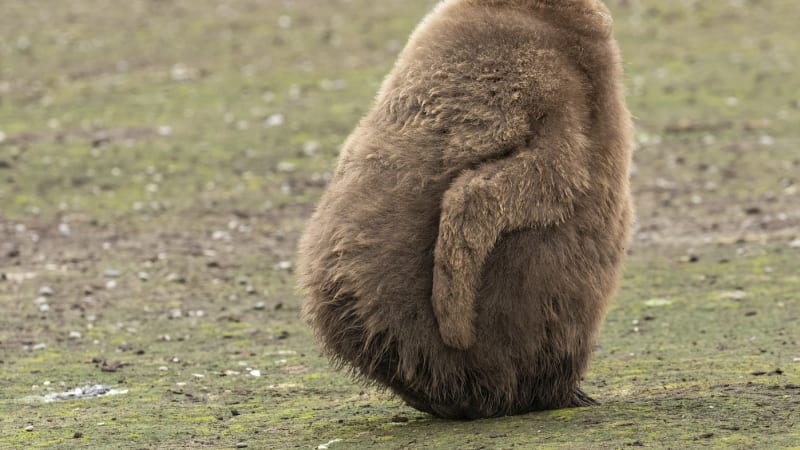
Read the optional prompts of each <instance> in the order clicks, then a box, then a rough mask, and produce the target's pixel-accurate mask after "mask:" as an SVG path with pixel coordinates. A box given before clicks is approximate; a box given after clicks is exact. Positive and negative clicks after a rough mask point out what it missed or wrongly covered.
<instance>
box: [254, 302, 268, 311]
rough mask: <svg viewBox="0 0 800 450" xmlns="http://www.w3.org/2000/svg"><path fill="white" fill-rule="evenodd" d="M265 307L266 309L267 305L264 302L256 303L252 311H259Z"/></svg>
mask: <svg viewBox="0 0 800 450" xmlns="http://www.w3.org/2000/svg"><path fill="white" fill-rule="evenodd" d="M266 307H267V303H266V302H257V303H256V305H255V306H253V309H258V310H261V309H264V308H266Z"/></svg>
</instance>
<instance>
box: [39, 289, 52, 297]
mask: <svg viewBox="0 0 800 450" xmlns="http://www.w3.org/2000/svg"><path fill="white" fill-rule="evenodd" d="M53 294H54V292H53V289H52V288H51V287H50V286H42V288H41V289H39V295H43V296H45V297H52V296H53Z"/></svg>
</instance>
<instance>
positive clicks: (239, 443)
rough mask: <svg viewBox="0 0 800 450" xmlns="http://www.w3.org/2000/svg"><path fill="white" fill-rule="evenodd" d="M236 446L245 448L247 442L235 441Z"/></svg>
mask: <svg viewBox="0 0 800 450" xmlns="http://www.w3.org/2000/svg"><path fill="white" fill-rule="evenodd" d="M236 448H247V443H246V442H237V443H236Z"/></svg>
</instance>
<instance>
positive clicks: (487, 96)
mask: <svg viewBox="0 0 800 450" xmlns="http://www.w3.org/2000/svg"><path fill="white" fill-rule="evenodd" d="M620 79H621V68H620V59H619V53H618V49H617V46H616V43H615V42H614V40H613V38H612V36H611V18H610V15H609V13H608V10H607V9H606V7H605V6H604V5H603V4H602V2H601V1H599V0H447V1H444V2H442V3H441V4H440V5H439V6H437V7H436V9H435V10H434V11H433V12H432V13H431V14H430V15H429V16H428V17H427V18H426V19H425V20H424V21H423V22H422V23H421V24H420V26H419V27H418V28H417V30H416V31H415V32H414V34H413V35H412V36H411V38H410V40H409V43H408V45H407V46H406V48H405V49H404V50H403V52H402V53H401V55H400V57H399V59H398V61H397V63H396V64H395V66H394V69H393V70H392V72H391V73H390V74H389V75H388V77H387V78H386V80H385V81H384V83H383V86H382V87H381V90H380V92H379V94H378V97H377V99H376V101H375V103H374V105H373V107H372V109H371V110H370V112H369V113H368V114H367V115H366V117H364V118H363V119H362V120H361V122H360V123H359V125H358V126H357V127H356V129H355V131H353V133H352V134H351V135H350V137H349V138H348V139H347V141H346V142H345V144H344V146H343V148H342V151H341V155H340V157H339V162H338V167H337V169H336V172H335V174H334V176H333V179H332V180H331V183H330V185H329V186H328V189H327V190H326V192H325V193H324V194H323V196H322V199H321V201H320V204H319V206H318V208H317V210H316V212H315V213H314V215H313V217H312V218H311V220H310V222H309V224H308V228H307V229H306V231H305V234H304V235H303V237H302V239H301V243H300V254H299V283H300V286H301V288H302V289H303V291H304V292H305V295H306V303H305V305H304V314H305V318H306V320H307V321H308V322H309V323H310V324H311V325H312V326H313V327H314V329H315V331H316V333H317V336H318V338H319V339H320V340H321V342H322V344H323V346H324V349H325V351H326V352H327V353H328V354H329V355H331V357H332V358H333V359H334V361H336V362H338V363H339V364H340V365H342V366H345V367H348V368H350V369H351V370H352V371H353V373H355V374H357V375H358V376H361V377H363V378H366V379H369V380H372V381H377V382H378V383H380V384H383V385H385V386H388V387H389V388H390V389H391V390H392V391H394V392H395V393H396V394H397V395H398V396H400V397H401V398H402V399H404V400H405V401H406V402H408V404H410V405H411V406H413V407H414V408H417V409H419V410H422V411H426V412H429V413H432V414H435V415H438V416H442V417H450V418H479V417H491V416H501V415H509V414H520V413H525V412H528V411H533V410H541V409H553V408H562V407H571V406H582V405H589V404H592V403H593V401H592V400H591V399H590V398H589V397H587V396H586V395H585V394H584V393H583V392H582V391H581V390H580V388H579V382H580V380H581V378H582V376H583V375H584V373H585V371H586V368H587V364H588V360H589V356H590V354H591V350H592V347H593V345H594V340H595V335H596V332H597V329H598V327H599V325H600V322H601V320H602V318H603V316H604V314H605V311H606V308H607V306H608V303H609V300H610V298H611V296H612V295H613V294H614V291H615V285H616V281H617V279H618V277H619V274H620V270H621V265H622V261H623V258H624V255H625V245H626V242H627V235H628V231H629V228H630V222H631V215H632V214H631V206H630V194H629V188H628V165H629V160H630V134H631V125H630V117H629V113H628V111H627V109H626V107H625V103H624V99H623V94H622V88H621V82H620Z"/></svg>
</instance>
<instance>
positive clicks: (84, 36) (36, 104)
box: [0, 0, 800, 448]
mask: <svg viewBox="0 0 800 450" xmlns="http://www.w3.org/2000/svg"><path fill="white" fill-rule="evenodd" d="M606 3H607V4H608V6H609V7H610V9H611V10H612V12H613V13H614V16H615V27H616V35H617V37H618V39H619V42H620V45H621V47H622V51H623V55H624V60H625V71H626V74H625V84H626V87H627V92H628V102H629V107H630V109H631V111H632V113H633V114H634V116H635V120H636V148H635V157H634V159H635V164H634V169H633V172H632V186H633V190H634V195H635V199H636V207H637V215H638V223H637V228H636V233H635V236H634V243H633V250H632V255H631V258H630V262H629V264H628V272H627V274H626V277H625V280H624V282H623V284H622V286H621V290H620V295H619V298H618V300H617V302H616V304H615V306H614V307H613V308H612V310H611V312H610V313H609V316H608V319H607V321H606V324H605V326H604V328H603V330H602V331H601V338H600V343H599V346H598V349H597V351H596V356H595V363H594V366H593V368H592V369H591V371H590V374H589V376H588V378H587V381H586V386H587V388H586V390H587V391H588V392H590V393H591V394H592V395H593V396H594V397H597V398H598V399H599V400H601V401H602V402H603V403H604V406H602V407H601V408H602V409H599V410H597V409H594V410H572V411H558V412H551V413H543V414H539V415H536V417H526V418H513V419H503V420H500V421H485V422H481V423H479V424H472V425H466V424H462V425H458V426H454V425H451V424H446V423H443V422H438V421H433V420H430V419H429V418H427V417H426V416H424V415H421V414H419V413H416V412H415V411H413V410H411V409H408V408H406V407H404V406H401V405H400V404H399V402H398V401H395V400H392V399H390V398H389V397H387V396H386V395H385V394H382V393H381V392H379V391H376V390H375V389H373V388H368V387H364V386H362V385H358V384H355V383H353V382H352V381H351V380H350V379H348V378H347V376H346V374H342V373H339V372H335V371H333V370H331V369H330V368H329V366H328V363H327V362H326V360H325V359H324V358H322V357H320V355H319V354H318V351H317V350H316V347H315V345H314V343H313V339H312V336H311V334H310V331H309V330H308V329H307V328H306V327H305V326H304V325H302V323H301V322H300V321H299V319H298V318H297V317H298V311H299V306H298V305H299V303H298V302H299V300H298V295H297V293H296V292H295V291H294V281H293V273H292V272H293V259H294V251H295V245H296V240H297V237H298V235H299V233H300V232H301V230H302V225H303V221H304V220H305V219H306V218H307V217H308V216H309V215H310V213H311V211H312V209H313V205H314V202H315V200H316V199H317V198H318V197H319V195H320V193H321V192H322V190H323V189H324V187H325V185H326V182H327V180H328V179H329V177H330V173H331V171H332V169H333V166H334V164H335V159H336V156H337V154H338V149H339V146H340V145H341V143H342V141H343V140H344V138H345V137H346V136H347V134H348V133H349V131H350V130H351V129H352V128H353V126H354V125H355V123H356V122H357V120H358V119H359V117H360V116H361V115H363V114H364V113H365V112H366V111H367V109H368V108H369V106H370V103H371V101H372V98H373V97H374V95H375V92H376V91H377V89H378V86H379V84H380V82H381V80H382V77H383V76H384V75H385V74H386V73H387V72H388V70H389V69H390V68H391V65H392V63H393V61H394V58H395V57H396V55H397V53H398V52H399V51H400V49H401V48H402V47H403V45H404V43H405V40H406V38H407V37H408V35H409V33H410V32H411V31H412V30H413V28H414V26H415V25H416V23H417V22H418V21H419V20H420V19H421V18H422V17H423V16H424V14H425V13H426V12H427V11H428V10H429V9H430V8H431V7H432V6H433V5H434V4H435V2H434V1H432V0H405V1H399V0H387V1H367V0H331V1H324V2H323V1H312V0H283V1H277V0H230V1H225V0H216V1H211V0H192V1H189V0H132V1H126V2H119V1H110V0H69V1H58V0H42V1H35V2H32V1H26V0H3V1H2V4H0V274H2V277H1V278H0V311H2V312H3V314H2V315H0V447H9V448H14V447H18V446H27V445H45V446H46V445H52V446H59V447H62V448H63V447H64V446H78V445H85V446H87V445H88V446H92V447H95V448H97V447H103V446H114V445H117V444H118V443H119V442H120V441H119V440H120V439H121V438H123V437H124V439H125V442H127V443H130V445H131V446H132V447H159V448H198V447H231V446H236V445H238V444H244V445H250V446H251V447H255V448H288V447H289V446H291V445H297V446H299V447H303V448H307V447H308V446H316V445H319V444H326V443H328V442H329V441H335V440H336V439H341V441H336V442H334V443H332V444H330V447H331V448H336V447H334V446H335V445H338V446H339V447H341V448H359V447H365V446H377V447H385V448H424V447H425V446H430V448H437V447H438V448H455V447H458V448H478V447H480V446H490V447H491V448H507V447H510V446H512V444H516V445H523V446H537V447H541V446H546V445H552V446H554V447H558V448H601V447H613V448H616V447H620V446H625V445H652V446H659V445H666V444H665V443H666V442H684V443H687V445H689V444H691V445H697V443H698V441H700V442H706V441H707V442H706V444H708V445H724V444H725V445H734V444H735V445H742V446H775V447H778V446H782V445H784V444H785V445H789V444H791V443H794V445H796V443H797V442H800V435H799V434H798V430H797V428H796V423H795V422H796V419H791V418H790V417H789V415H790V412H791V411H792V409H794V410H795V411H796V410H797V407H798V405H800V400H798V395H799V394H800V393H799V392H798V390H797V385H798V384H800V345H799V344H798V334H797V331H796V330H797V329H798V326H799V325H798V321H800V305H798V304H799V303H800V302H799V301H798V294H797V292H800V277H798V267H799V264H800V230H798V226H800V193H798V183H800V176H798V174H799V173H800V147H799V144H800V128H798V122H799V121H800V77H798V76H797V74H796V70H797V64H798V61H800V40H798V39H797V32H796V15H797V5H796V4H795V2H793V1H791V0H719V1H700V0H680V1H674V2H660V1H655V0H608V1H607V2H606ZM96 383H99V384H102V385H104V386H113V387H114V388H119V389H123V390H127V393H126V394H124V395H119V396H106V397H102V398H94V399H83V400H75V399H73V400H71V401H56V402H52V403H42V402H40V401H38V400H36V399H37V398H40V397H41V398H44V397H43V396H46V395H48V394H53V393H58V392H60V391H67V390H69V389H73V388H76V387H80V386H84V385H87V384H88V385H93V384H96ZM32 399H33V400H32ZM767 410H769V413H767V412H766V411H767ZM100 424H102V425H100ZM473 425H474V426H473ZM587 425H589V427H588V428H591V430H592V431H591V432H589V431H587ZM467 429H469V430H470V431H469V432H467V431H465V430H467Z"/></svg>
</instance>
